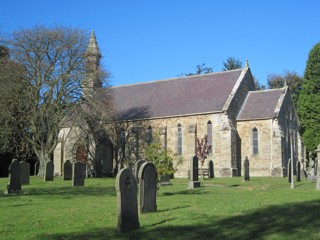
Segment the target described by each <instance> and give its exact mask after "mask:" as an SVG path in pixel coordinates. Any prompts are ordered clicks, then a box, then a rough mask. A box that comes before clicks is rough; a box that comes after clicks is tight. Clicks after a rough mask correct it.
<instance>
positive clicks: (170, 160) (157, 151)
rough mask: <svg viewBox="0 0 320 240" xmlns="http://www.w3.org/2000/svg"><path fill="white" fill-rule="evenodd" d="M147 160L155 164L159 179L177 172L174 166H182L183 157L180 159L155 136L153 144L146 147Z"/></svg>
mask: <svg viewBox="0 0 320 240" xmlns="http://www.w3.org/2000/svg"><path fill="white" fill-rule="evenodd" d="M145 156H146V159H147V160H148V161H150V162H153V163H154V165H155V166H156V168H157V172H158V177H159V178H160V177H161V176H164V175H167V174H168V175H171V174H173V173H174V172H175V168H174V166H173V164H174V163H175V165H176V166H177V165H180V164H181V163H182V161H183V159H182V157H178V156H177V155H176V154H174V153H173V152H172V151H170V150H167V149H165V148H164V147H163V146H162V144H161V142H160V139H159V137H158V136H154V138H153V140H152V143H151V144H150V145H148V146H147V147H146V150H145Z"/></svg>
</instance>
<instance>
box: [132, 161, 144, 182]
mask: <svg viewBox="0 0 320 240" xmlns="http://www.w3.org/2000/svg"><path fill="white" fill-rule="evenodd" d="M144 163H145V161H143V160H138V161H137V162H136V164H135V167H134V177H135V178H136V181H137V184H138V183H139V176H138V174H139V169H140V167H141V165H142V164H144Z"/></svg>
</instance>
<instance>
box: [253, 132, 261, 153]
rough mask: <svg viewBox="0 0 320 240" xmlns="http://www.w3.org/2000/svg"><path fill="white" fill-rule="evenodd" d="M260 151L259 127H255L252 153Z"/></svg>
mask: <svg viewBox="0 0 320 240" xmlns="http://www.w3.org/2000/svg"><path fill="white" fill-rule="evenodd" d="M258 153H259V140H258V129H257V128H255V127H254V128H253V129H252V154H254V155H255V154H258Z"/></svg>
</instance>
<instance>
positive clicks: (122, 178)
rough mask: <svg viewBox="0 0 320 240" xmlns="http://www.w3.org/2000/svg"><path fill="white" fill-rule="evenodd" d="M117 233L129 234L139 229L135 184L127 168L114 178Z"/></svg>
mask: <svg viewBox="0 0 320 240" xmlns="http://www.w3.org/2000/svg"><path fill="white" fill-rule="evenodd" d="M116 190H117V205H118V231H119V232H121V233H125V232H130V231H132V230H135V229H138V228H140V223H139V216H138V198H137V183H136V179H135V177H134V176H133V174H132V172H131V170H130V169H129V168H123V169H121V170H120V171H119V172H118V174H117V178H116Z"/></svg>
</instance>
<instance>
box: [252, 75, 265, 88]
mask: <svg viewBox="0 0 320 240" xmlns="http://www.w3.org/2000/svg"><path fill="white" fill-rule="evenodd" d="M253 81H254V84H255V85H256V89H257V90H265V89H266V86H265V85H263V84H261V83H260V81H259V79H258V78H256V77H255V76H253Z"/></svg>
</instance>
